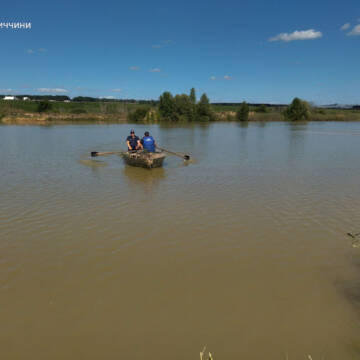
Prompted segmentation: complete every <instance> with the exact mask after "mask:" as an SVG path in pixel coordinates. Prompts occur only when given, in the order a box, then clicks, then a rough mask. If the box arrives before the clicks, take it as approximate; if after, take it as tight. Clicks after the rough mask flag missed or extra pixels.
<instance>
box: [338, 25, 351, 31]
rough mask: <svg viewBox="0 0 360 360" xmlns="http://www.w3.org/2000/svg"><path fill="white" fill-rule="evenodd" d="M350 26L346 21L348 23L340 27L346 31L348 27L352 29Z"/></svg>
mask: <svg viewBox="0 0 360 360" xmlns="http://www.w3.org/2000/svg"><path fill="white" fill-rule="evenodd" d="M350 26H351V24H350V23H346V24H344V25H343V26H342V27H341V28H340V30H342V31H345V30H347V29H350Z"/></svg>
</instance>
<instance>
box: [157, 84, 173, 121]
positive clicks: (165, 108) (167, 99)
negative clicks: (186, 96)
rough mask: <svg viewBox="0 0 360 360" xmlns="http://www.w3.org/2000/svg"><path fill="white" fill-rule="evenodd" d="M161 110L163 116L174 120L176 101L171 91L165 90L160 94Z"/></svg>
mask: <svg viewBox="0 0 360 360" xmlns="http://www.w3.org/2000/svg"><path fill="white" fill-rule="evenodd" d="M159 112H160V115H161V116H162V117H164V118H167V119H169V120H173V116H174V112H175V102H174V98H173V96H172V95H171V93H170V92H169V91H165V92H164V93H163V94H162V95H161V96H160V100H159Z"/></svg>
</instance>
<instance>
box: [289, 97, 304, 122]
mask: <svg viewBox="0 0 360 360" xmlns="http://www.w3.org/2000/svg"><path fill="white" fill-rule="evenodd" d="M284 116H285V117H286V118H287V119H288V120H291V121H298V120H308V119H309V117H310V106H309V104H308V103H307V102H306V101H303V100H301V99H299V98H295V99H294V100H293V101H292V103H291V104H290V105H289V106H288V107H287V108H286V110H285V111H284Z"/></svg>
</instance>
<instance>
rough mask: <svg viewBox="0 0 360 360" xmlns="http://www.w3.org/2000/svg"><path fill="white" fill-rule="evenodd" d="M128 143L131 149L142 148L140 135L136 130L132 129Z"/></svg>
mask: <svg viewBox="0 0 360 360" xmlns="http://www.w3.org/2000/svg"><path fill="white" fill-rule="evenodd" d="M126 144H127V146H128V150H129V151H132V150H139V149H142V145H141V143H140V139H139V137H138V136H136V135H135V131H134V130H131V131H130V136H128V137H127V138H126Z"/></svg>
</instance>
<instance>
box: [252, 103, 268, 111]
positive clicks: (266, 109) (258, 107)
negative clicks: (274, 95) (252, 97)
mask: <svg viewBox="0 0 360 360" xmlns="http://www.w3.org/2000/svg"><path fill="white" fill-rule="evenodd" d="M255 112H257V113H267V112H268V108H267V107H266V105H264V104H262V105H260V106H257V107H256V108H255Z"/></svg>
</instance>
